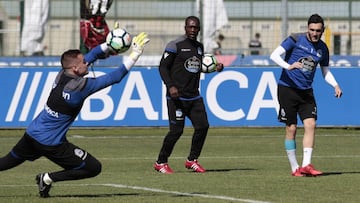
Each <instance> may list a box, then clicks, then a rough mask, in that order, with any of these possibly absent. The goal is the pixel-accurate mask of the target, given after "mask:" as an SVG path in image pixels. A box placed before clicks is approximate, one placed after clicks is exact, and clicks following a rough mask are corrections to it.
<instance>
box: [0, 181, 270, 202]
mask: <svg viewBox="0 0 360 203" xmlns="http://www.w3.org/2000/svg"><path fill="white" fill-rule="evenodd" d="M35 186H36V185H0V187H1V188H6V187H35ZM57 186H64V187H68V186H70V187H72V186H77V187H78V186H82V187H88V186H105V187H114V188H126V189H132V190H142V191H149V192H155V193H165V194H172V195H182V196H188V197H202V198H207V199H218V200H228V201H236V202H245V203H270V202H266V201H258V200H252V199H241V198H236V197H229V196H223V195H206V194H196V193H187V192H179V191H169V190H162V189H157V188H149V187H141V186H131V185H123V184H114V183H107V184H57ZM36 187H37V186H36Z"/></svg>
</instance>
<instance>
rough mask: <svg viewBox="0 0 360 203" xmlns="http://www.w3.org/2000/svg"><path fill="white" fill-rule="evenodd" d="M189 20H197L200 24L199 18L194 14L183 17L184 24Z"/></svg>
mask: <svg viewBox="0 0 360 203" xmlns="http://www.w3.org/2000/svg"><path fill="white" fill-rule="evenodd" d="M189 20H193V21H197V23H198V25H199V26H200V19H199V18H198V17H196V16H189V17H187V18H186V19H185V25H187V24H188V21H189Z"/></svg>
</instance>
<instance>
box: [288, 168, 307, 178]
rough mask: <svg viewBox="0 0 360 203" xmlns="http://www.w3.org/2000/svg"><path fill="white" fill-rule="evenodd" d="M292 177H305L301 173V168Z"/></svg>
mask: <svg viewBox="0 0 360 203" xmlns="http://www.w3.org/2000/svg"><path fill="white" fill-rule="evenodd" d="M291 175H292V176H295V177H304V174H302V173H301V172H300V168H297V169H296V170H295V171H294V172H293V173H291Z"/></svg>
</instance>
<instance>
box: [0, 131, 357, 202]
mask: <svg viewBox="0 0 360 203" xmlns="http://www.w3.org/2000/svg"><path fill="white" fill-rule="evenodd" d="M166 132H167V129H166V128H104V129H71V130H70V131H69V133H68V139H69V140H70V141H71V142H73V143H74V144H76V145H78V146H80V147H82V148H83V149H85V150H87V151H88V152H89V153H91V154H92V155H94V156H95V157H97V158H98V159H99V160H100V161H101V162H102V164H103V170H102V172H101V174H100V175H99V176H97V177H95V178H90V179H84V180H79V181H67V182H57V183H54V184H53V188H52V189H51V191H50V195H51V197H50V198H48V199H41V198H39V196H38V190H37V185H36V184H35V180H34V178H35V175H36V174H38V173H40V172H48V171H54V170H60V168H59V167H58V166H57V165H55V164H53V163H52V162H50V161H49V160H47V159H45V158H40V159H38V160H36V161H34V162H25V163H24V164H23V165H20V166H18V167H16V168H14V169H11V170H7V171H2V172H0V202H8V203H12V202H14V203H15V202H16V203H17V202H19V203H24V202H25V203H26V202H36V203H38V202H59V203H60V202H61V203H63V202H76V203H89V202H102V203H115V202H117V203H118V202H131V203H140V202H141V203H142V202H150V203H151V202H154V203H155V202H171V203H178V202H199V203H211V202H220V203H222V202H224V203H225V202H248V203H261V202H263V203H265V202H284V203H296V202H324V203H329V202H347V203H349V202H360V147H359V143H360V136H359V130H358V129H345V128H344V129H338V128H319V129H318V130H317V135H316V146H315V150H314V153H313V158H312V163H313V164H314V165H315V167H316V168H317V169H319V170H322V171H323V172H324V175H323V176H321V177H292V176H291V172H290V165H289V163H288V160H287V157H286V154H285V151H284V129H283V128H210V130H209V134H208V137H207V140H206V143H205V146H204V148H203V152H202V154H201V157H200V158H199V162H200V163H201V164H202V165H203V166H204V167H205V168H206V169H207V170H208V171H207V173H204V174H197V173H193V172H191V171H189V170H187V169H185V167H184V161H185V159H186V157H187V155H188V152H189V147H190V142H191V134H192V129H191V128H186V129H185V132H184V135H183V136H182V137H181V138H180V140H179V141H178V143H177V145H176V146H175V149H174V151H173V154H172V156H171V157H170V159H169V165H170V166H171V167H172V169H173V170H174V171H175V173H174V174H171V175H165V174H160V173H158V172H156V171H155V170H154V169H153V163H154V161H155V160H156V158H157V154H158V152H159V150H160V147H161V143H162V140H163V138H164V136H165V134H166ZM302 133H303V131H302V129H299V130H298V137H297V146H298V151H297V155H298V161H299V163H300V164H301V161H302V150H301V148H302V143H301V141H302ZM22 134H23V130H7V129H1V130H0V156H3V155H5V154H6V153H8V151H9V150H10V149H11V147H12V146H13V145H14V144H15V143H16V142H17V141H18V140H19V138H20V137H21V136H22Z"/></svg>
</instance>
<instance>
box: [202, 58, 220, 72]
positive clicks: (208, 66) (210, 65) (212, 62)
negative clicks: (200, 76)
mask: <svg viewBox="0 0 360 203" xmlns="http://www.w3.org/2000/svg"><path fill="white" fill-rule="evenodd" d="M217 63H218V62H217V59H216V57H215V56H214V55H213V54H204V56H203V58H202V66H201V72H203V73H211V72H214V71H216V65H217Z"/></svg>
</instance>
